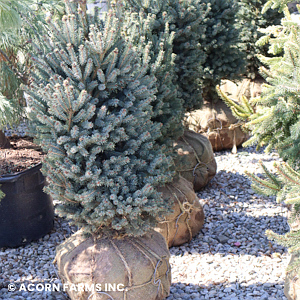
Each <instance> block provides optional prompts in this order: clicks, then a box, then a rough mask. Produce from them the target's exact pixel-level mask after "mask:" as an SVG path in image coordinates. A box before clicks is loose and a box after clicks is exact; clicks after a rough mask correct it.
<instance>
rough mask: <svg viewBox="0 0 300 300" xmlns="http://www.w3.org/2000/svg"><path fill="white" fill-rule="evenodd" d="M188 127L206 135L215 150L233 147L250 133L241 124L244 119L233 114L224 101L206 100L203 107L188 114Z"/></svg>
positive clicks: (233, 148)
mask: <svg viewBox="0 0 300 300" xmlns="http://www.w3.org/2000/svg"><path fill="white" fill-rule="evenodd" d="M185 124H186V126H187V128H189V129H190V130H193V131H195V132H198V133H201V134H203V135H204V136H206V137H207V138H208V139H209V141H210V143H211V145H212V147H213V150H214V151H220V150H223V149H232V150H233V152H236V147H237V146H240V145H241V144H242V143H244V142H245V141H246V140H247V139H248V138H249V135H248V134H247V133H245V132H244V131H243V130H242V129H241V126H242V125H243V122H242V121H239V120H237V119H236V117H235V116H233V114H232V112H231V109H230V108H229V107H228V106H227V105H226V104H225V103H224V102H223V101H222V100H219V101H217V102H216V103H210V102H208V101H205V102H204V105H203V107H202V108H201V109H198V110H195V111H193V112H190V113H188V114H187V115H186V120H185Z"/></svg>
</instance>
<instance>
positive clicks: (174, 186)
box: [155, 177, 204, 247]
mask: <svg viewBox="0 0 300 300" xmlns="http://www.w3.org/2000/svg"><path fill="white" fill-rule="evenodd" d="M158 191H159V192H160V193H162V197H163V198H168V199H171V201H172V202H173V207H172V209H173V213H172V214H170V215H168V216H165V217H164V218H163V219H160V220H159V223H158V226H157V227H156V228H155V230H156V231H158V232H160V233H161V234H162V235H163V236H164V237H165V239H166V241H167V244H168V246H169V247H172V246H180V245H182V244H184V243H186V242H190V241H191V239H192V238H193V237H194V236H195V235H196V234H197V233H198V232H199V231H200V229H201V228H202V227H203V224H204V212H203V208H202V206H201V204H200V202H199V199H198V197H197V195H196V194H195V192H194V191H193V187H192V184H191V183H190V182H189V181H187V180H186V179H184V178H183V177H179V179H176V180H174V181H173V182H172V183H169V184H167V185H166V186H165V187H160V188H158Z"/></svg>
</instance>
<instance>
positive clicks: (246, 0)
mask: <svg viewBox="0 0 300 300" xmlns="http://www.w3.org/2000/svg"><path fill="white" fill-rule="evenodd" d="M266 2H267V0H239V11H238V15H237V19H238V22H237V26H238V27H239V28H240V29H241V33H240V37H241V49H242V50H243V52H244V53H246V62H247V70H246V73H245V76H247V77H248V78H251V79H255V78H259V77H260V74H259V71H258V69H259V67H260V66H261V65H262V63H261V62H260V60H259V59H258V57H257V55H258V54H263V55H264V56H270V53H268V47H267V46H266V45H257V44H256V42H257V41H258V40H259V39H260V38H261V37H262V36H263V33H262V32H261V31H260V29H263V28H267V27H269V26H273V25H279V24H280V19H281V18H282V17H283V14H282V13H279V12H278V11H277V10H273V9H268V10H267V11H264V13H262V8H263V6H264V4H266Z"/></svg>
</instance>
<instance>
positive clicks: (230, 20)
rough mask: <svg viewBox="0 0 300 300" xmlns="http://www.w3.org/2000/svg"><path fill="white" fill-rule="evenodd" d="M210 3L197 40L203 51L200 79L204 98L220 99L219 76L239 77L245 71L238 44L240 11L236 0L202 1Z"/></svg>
mask: <svg viewBox="0 0 300 300" xmlns="http://www.w3.org/2000/svg"><path fill="white" fill-rule="evenodd" d="M201 2H202V3H205V4H206V5H209V6H210V8H211V9H210V11H209V13H208V15H207V17H206V19H205V20H204V24H203V25H204V26H206V31H205V34H204V35H202V36H201V37H202V38H201V39H200V41H199V43H200V44H201V47H202V49H203V50H204V52H205V55H206V59H205V62H204V63H203V71H204V76H203V80H202V86H203V98H204V99H205V100H207V101H210V102H217V101H219V97H218V94H217V92H216V86H217V85H220V83H221V80H222V79H229V80H234V79H239V78H240V77H241V74H243V73H244V70H245V65H246V61H245V57H244V54H243V53H242V51H241V48H240V47H239V44H240V31H241V28H239V26H238V24H237V22H236V16H237V13H238V10H239V6H238V3H237V1H235V0H226V1H224V0H202V1H201Z"/></svg>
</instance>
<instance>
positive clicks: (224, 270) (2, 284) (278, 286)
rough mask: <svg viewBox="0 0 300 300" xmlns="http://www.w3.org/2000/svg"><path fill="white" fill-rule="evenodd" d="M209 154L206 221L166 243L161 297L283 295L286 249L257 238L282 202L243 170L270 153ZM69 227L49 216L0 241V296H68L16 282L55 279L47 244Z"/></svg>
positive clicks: (276, 224)
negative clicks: (15, 244)
mask: <svg viewBox="0 0 300 300" xmlns="http://www.w3.org/2000/svg"><path fill="white" fill-rule="evenodd" d="M215 156H216V160H217V164H218V173H217V175H216V177H215V178H214V179H213V180H212V181H211V182H210V183H209V185H208V186H207V187H206V188H205V189H204V190H203V191H201V193H199V198H200V201H201V203H202V204H203V206H204V210H205V215H206V223H205V225H204V227H203V229H202V231H201V232H200V233H199V234H198V236H197V237H195V238H194V239H193V240H192V241H191V242H190V243H189V244H184V245H182V246H180V247H173V248H171V249H170V252H171V265H172V282H173V283H172V287H171V295H170V296H169V297H168V298H167V300H173V299H176V300H181V299H187V300H189V299H195V300H199V299H230V300H242V299H247V300H248V299H249V300H250V299H265V300H272V299H286V298H285V296H284V294H283V283H284V273H285V268H286V266H287V264H288V261H289V255H288V254H287V250H286V249H285V248H284V247H282V246H279V245H277V244H276V243H275V242H270V241H269V240H268V239H267V238H266V237H265V230H266V229H272V230H273V231H275V232H277V233H281V234H283V233H285V232H286V231H288V225H287V220H286V216H287V208H286V207H285V206H284V205H283V204H277V203H276V201H275V199H274V198H273V197H262V196H260V195H257V194H255V193H254V192H253V191H252V190H251V187H250V181H249V180H248V179H247V177H246V176H245V175H244V172H245V170H246V169H247V170H248V171H250V172H253V173H256V174H258V173H260V172H261V169H260V167H259V165H258V161H259V160H262V161H263V162H264V163H265V164H266V165H267V166H269V167H270V166H272V164H273V162H274V161H278V160H279V159H278V156H277V155H276V154H275V153H271V154H265V153H263V152H255V151H254V148H251V147H249V148H246V149H243V148H242V149H239V151H238V153H237V154H231V153H230V152H229V151H227V152H225V151H224V152H219V153H216V155H215ZM74 230H75V228H70V227H69V226H68V224H67V223H66V222H65V221H64V220H62V219H60V218H58V217H56V218H55V226H54V230H53V231H52V232H51V233H50V234H49V235H47V236H45V237H44V238H42V239H40V240H39V241H37V242H34V243H31V244H30V245H27V246H25V247H19V248H16V249H3V248H2V249H1V248H0V299H26V300H30V299H39V300H44V299H53V300H55V299H57V300H59V299H68V297H67V296H66V295H65V294H63V293H61V292H59V293H55V292H51V293H50V292H45V291H31V292H28V291H18V289H19V287H20V286H21V284H22V283H25V285H27V284H29V283H35V284H38V283H60V280H59V279H58V277H57V274H56V271H55V268H54V266H53V265H52V261H53V259H54V256H55V247H56V246H57V245H58V244H60V243H61V242H62V241H63V240H64V239H65V238H66V237H68V236H69V235H70V234H71V233H72V231H74ZM9 284H14V285H15V287H16V291H8V287H10V288H11V287H13V286H9ZM136 300H139V299H136ZM145 300H147V299H145Z"/></svg>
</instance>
